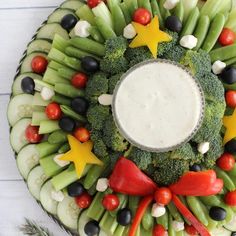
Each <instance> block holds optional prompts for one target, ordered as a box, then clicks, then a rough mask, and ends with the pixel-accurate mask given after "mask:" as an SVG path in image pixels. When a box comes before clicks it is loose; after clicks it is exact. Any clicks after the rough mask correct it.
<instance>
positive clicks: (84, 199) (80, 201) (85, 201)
mask: <svg viewBox="0 0 236 236" xmlns="http://www.w3.org/2000/svg"><path fill="white" fill-rule="evenodd" d="M75 202H76V204H77V205H78V206H79V208H81V209H86V208H88V207H89V206H90V204H91V202H92V197H91V196H90V195H89V194H88V193H87V192H85V193H82V194H81V195H80V196H78V197H76V198H75Z"/></svg>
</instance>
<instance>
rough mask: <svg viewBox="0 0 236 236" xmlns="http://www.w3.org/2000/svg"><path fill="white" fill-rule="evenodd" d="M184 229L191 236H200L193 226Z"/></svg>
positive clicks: (186, 226) (186, 225)
mask: <svg viewBox="0 0 236 236" xmlns="http://www.w3.org/2000/svg"><path fill="white" fill-rule="evenodd" d="M184 229H185V231H186V232H187V233H188V234H189V235H191V236H196V235H198V232H197V230H196V229H195V228H194V227H193V226H192V225H188V224H185V227H184Z"/></svg>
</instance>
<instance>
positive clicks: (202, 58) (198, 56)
mask: <svg viewBox="0 0 236 236" xmlns="http://www.w3.org/2000/svg"><path fill="white" fill-rule="evenodd" d="M180 63H181V64H182V65H184V66H186V67H188V68H189V69H190V71H191V72H192V74H193V75H195V76H198V75H202V74H204V73H205V72H211V58H210V55H209V54H208V53H207V52H205V51H203V50H199V51H198V52H197V51H191V50H188V51H187V53H186V54H185V56H184V57H183V58H182V60H181V61H180Z"/></svg>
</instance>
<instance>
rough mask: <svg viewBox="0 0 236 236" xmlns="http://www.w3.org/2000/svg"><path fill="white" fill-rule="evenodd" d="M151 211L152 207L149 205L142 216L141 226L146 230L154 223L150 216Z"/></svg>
mask: <svg viewBox="0 0 236 236" xmlns="http://www.w3.org/2000/svg"><path fill="white" fill-rule="evenodd" d="M151 211H152V209H151V207H150V206H149V207H148V208H147V210H146V212H145V213H144V216H143V218H142V226H143V228H144V229H145V230H147V231H149V230H151V229H152V227H153V224H154V218H153V217H152V213H151Z"/></svg>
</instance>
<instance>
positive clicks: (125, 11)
mask: <svg viewBox="0 0 236 236" xmlns="http://www.w3.org/2000/svg"><path fill="white" fill-rule="evenodd" d="M119 5H120V8H121V10H122V12H123V14H124V17H125V21H126V24H127V25H128V24H129V23H130V22H131V21H132V17H131V14H130V13H129V10H128V8H127V6H126V4H125V3H124V2H122V3H120V4H119Z"/></svg>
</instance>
